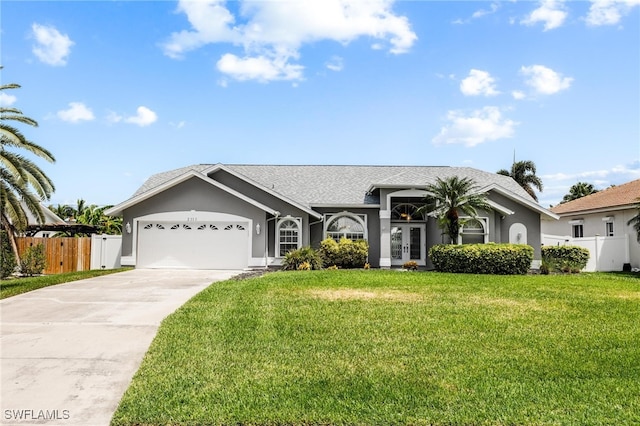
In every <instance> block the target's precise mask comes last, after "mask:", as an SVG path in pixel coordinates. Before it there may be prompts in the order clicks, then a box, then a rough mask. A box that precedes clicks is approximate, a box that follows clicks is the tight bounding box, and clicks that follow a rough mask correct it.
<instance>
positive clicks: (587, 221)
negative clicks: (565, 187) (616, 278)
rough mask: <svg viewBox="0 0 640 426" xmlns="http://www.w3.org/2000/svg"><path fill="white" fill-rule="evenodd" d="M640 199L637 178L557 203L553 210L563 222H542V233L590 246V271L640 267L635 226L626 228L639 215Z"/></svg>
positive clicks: (639, 184)
mask: <svg viewBox="0 0 640 426" xmlns="http://www.w3.org/2000/svg"><path fill="white" fill-rule="evenodd" d="M639 198H640V179H637V180H634V181H631V182H627V183H625V184H622V185H617V186H612V187H610V188H607V189H604V190H602V191H598V192H596V193H594V194H590V195H587V196H585V197H582V198H578V199H576V200H572V201H569V202H566V203H562V204H558V205H557V206H555V207H552V208H551V211H552V212H553V213H555V214H557V215H558V216H559V217H560V220H558V221H543V223H542V232H543V233H544V234H545V235H550V236H557V237H558V238H557V239H558V240H559V239H560V238H562V239H564V241H565V242H566V243H571V244H577V245H584V244H586V243H588V244H589V246H587V248H590V252H591V255H592V260H591V263H592V264H591V266H590V267H589V269H591V270H600V271H608V270H622V268H623V267H624V265H625V264H628V265H630V266H631V267H632V268H640V243H638V239H637V233H636V231H635V229H633V226H632V225H627V222H628V221H629V220H630V219H631V218H632V217H634V216H635V215H636V214H637V213H638V209H637V208H636V204H637V203H638V202H639ZM605 237H606V238H605ZM596 239H597V246H596V245H595V244H596ZM548 241H550V240H548ZM546 243H548V242H546ZM583 243H584V244H583ZM585 246H586V245H585ZM596 253H597V258H595V257H596Z"/></svg>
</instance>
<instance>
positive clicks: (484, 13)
mask: <svg viewBox="0 0 640 426" xmlns="http://www.w3.org/2000/svg"><path fill="white" fill-rule="evenodd" d="M498 9H500V3H498V2H493V3H491V5H490V6H489V9H478V10H476V11H475V12H473V14H472V15H471V17H470V18H467V19H461V18H458V19H456V20H454V21H452V22H451V23H452V24H455V25H463V24H468V23H470V22H471V21H472V20H474V19H479V18H482V17H483V16H487V15H492V14H494V13H496V12H497V11H498Z"/></svg>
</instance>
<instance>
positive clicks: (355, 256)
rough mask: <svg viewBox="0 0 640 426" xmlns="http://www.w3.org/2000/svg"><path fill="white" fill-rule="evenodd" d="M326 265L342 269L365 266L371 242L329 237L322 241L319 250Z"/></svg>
mask: <svg viewBox="0 0 640 426" xmlns="http://www.w3.org/2000/svg"><path fill="white" fill-rule="evenodd" d="M318 253H319V254H320V258H321V259H322V263H323V264H324V265H325V266H337V267H338V268H342V269H353V268H363V267H364V266H365V265H366V263H367V257H368V255H369V243H367V242H366V241H365V240H358V241H352V240H349V239H347V238H342V239H341V240H340V242H339V243H338V242H336V241H335V240H334V239H333V238H327V239H325V240H323V241H322V242H321V243H320V249H319V250H318Z"/></svg>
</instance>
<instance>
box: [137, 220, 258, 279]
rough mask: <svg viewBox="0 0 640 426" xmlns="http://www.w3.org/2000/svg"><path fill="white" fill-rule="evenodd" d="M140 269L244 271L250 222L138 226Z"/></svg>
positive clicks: (150, 224) (167, 223)
mask: <svg viewBox="0 0 640 426" xmlns="http://www.w3.org/2000/svg"><path fill="white" fill-rule="evenodd" d="M137 252H138V255H137V261H136V265H137V266H138V267H140V268H191V269H243V268H246V267H247V265H248V258H249V224H248V223H247V222H234V221H229V222H218V221H216V222H177V221H176V222H162V221H148V222H143V221H140V222H138V247H137Z"/></svg>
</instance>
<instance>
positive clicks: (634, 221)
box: [627, 197, 640, 243]
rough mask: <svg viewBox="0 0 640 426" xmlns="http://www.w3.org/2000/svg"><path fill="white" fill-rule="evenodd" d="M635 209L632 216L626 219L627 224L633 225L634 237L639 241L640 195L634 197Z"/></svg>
mask: <svg viewBox="0 0 640 426" xmlns="http://www.w3.org/2000/svg"><path fill="white" fill-rule="evenodd" d="M636 201H637V203H636V210H637V211H638V212H637V213H636V215H635V216H634V217H632V218H631V219H629V221H627V225H633V229H635V230H636V235H637V236H636V238H637V240H638V242H639V243H640V197H638V198H636Z"/></svg>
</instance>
